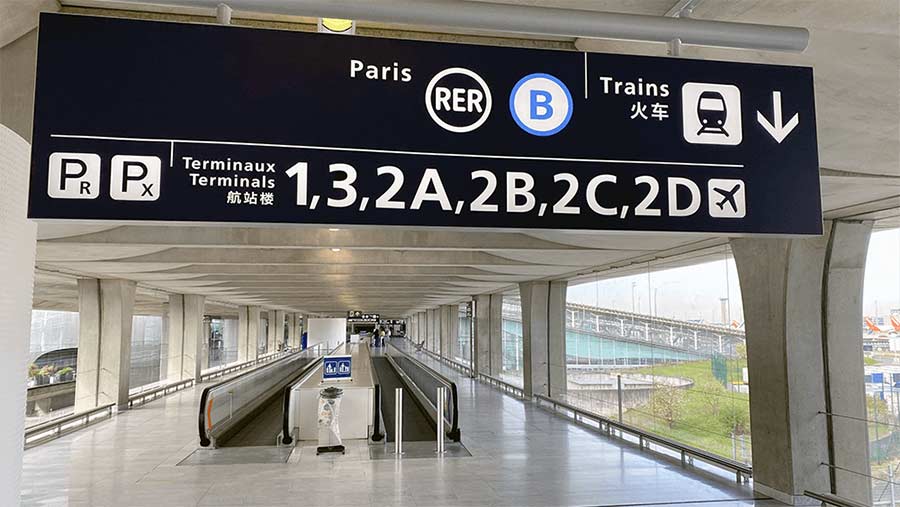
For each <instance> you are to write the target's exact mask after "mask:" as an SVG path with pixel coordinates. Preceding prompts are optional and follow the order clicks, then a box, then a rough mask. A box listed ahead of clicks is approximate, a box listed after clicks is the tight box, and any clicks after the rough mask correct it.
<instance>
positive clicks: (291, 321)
mask: <svg viewBox="0 0 900 507" xmlns="http://www.w3.org/2000/svg"><path fill="white" fill-rule="evenodd" d="M285 317H286V319H287V325H288V341H287V345H288V347H290V348H291V349H293V350H297V349H298V348H299V347H298V346H297V342H298V341H299V339H300V333H299V330H298V328H297V314H296V313H288V314H287V315H286V316H285Z"/></svg>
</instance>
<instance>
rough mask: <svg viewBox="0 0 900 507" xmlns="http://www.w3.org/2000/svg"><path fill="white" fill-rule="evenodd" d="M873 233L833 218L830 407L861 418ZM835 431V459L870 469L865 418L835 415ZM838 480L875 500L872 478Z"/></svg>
mask: <svg viewBox="0 0 900 507" xmlns="http://www.w3.org/2000/svg"><path fill="white" fill-rule="evenodd" d="M871 234H872V223H871V222H865V223H862V222H855V223H850V222H834V223H833V225H832V229H831V241H830V242H829V245H828V246H829V249H828V257H827V258H826V264H825V269H826V271H825V287H824V290H825V295H824V296H825V299H824V303H823V307H824V308H825V309H826V313H825V337H826V351H827V353H828V354H827V370H826V374H827V381H828V387H829V389H828V391H826V393H825V396H826V403H827V408H828V412H831V413H834V414H842V415H849V416H852V417H857V418H866V397H865V389H866V385H865V369H864V361H863V350H862V347H861V346H860V343H859V328H860V326H859V323H860V321H862V319H863V312H862V297H863V280H864V277H865V269H866V253H867V252H868V249H869V237H870V236H871ZM870 419H871V417H870ZM831 437H832V439H831V441H832V442H833V449H832V454H833V459H834V462H833V463H834V464H835V465H837V466H839V467H841V468H846V469H849V470H855V471H858V472H862V473H865V474H870V473H871V468H870V465H869V463H870V462H869V452H868V451H869V447H868V445H866V444H867V443H868V441H869V430H868V425H867V424H866V423H864V422H861V421H857V420H853V419H848V418H844V417H835V418H832V428H831ZM834 481H835V485H834V486H835V492H836V493H837V494H839V495H841V496H843V497H845V498H850V499H853V500H856V501H857V502H860V503H863V504H865V505H870V504H871V503H872V496H871V495H872V485H871V481H870V480H869V479H868V478H866V477H862V476H860V475H857V474H851V473H849V472H844V471H841V470H835V472H834Z"/></svg>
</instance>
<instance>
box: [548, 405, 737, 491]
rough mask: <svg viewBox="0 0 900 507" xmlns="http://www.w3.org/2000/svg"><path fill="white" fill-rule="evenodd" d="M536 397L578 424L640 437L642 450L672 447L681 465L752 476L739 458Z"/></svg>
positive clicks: (609, 433)
mask: <svg viewBox="0 0 900 507" xmlns="http://www.w3.org/2000/svg"><path fill="white" fill-rule="evenodd" d="M534 400H535V402H536V404H537V406H539V407H541V408H544V405H545V404H550V405H551V406H552V407H553V409H552V412H553V413H557V414H558V413H560V411H559V409H560V408H562V409H564V410H565V411H566V415H568V416H569V417H570V418H571V419H572V420H573V421H574V422H575V423H576V424H580V425H582V426H585V427H587V428H591V429H594V430H597V431H600V432H604V433H606V434H607V435H609V436H612V435H613V430H616V431H618V432H619V436H620V438H623V439H624V434H625V433H628V434H630V435H632V436H633V437H636V438H637V440H638V445H639V446H640V448H641V449H642V450H643V449H650V444H651V443H652V444H656V445H659V446H661V447H665V448H668V449H670V450H673V451H675V452H676V453H678V454H679V455H680V457H681V464H682V465H689V464H691V465H692V464H693V461H694V459H699V460H701V461H704V462H706V463H709V464H710V465H713V466H716V467H719V468H721V469H723V470H727V471H729V472H733V473H734V474H735V479H736V480H737V482H739V483H740V482H744V481H745V479H749V478H750V477H752V476H753V468H752V467H750V466H748V465H745V464H743V463H741V462H739V461H734V460H731V459H728V458H723V457H721V456H716V455H715V454H712V453H709V452H706V451H704V450H701V449H698V448H696V447H691V446H689V445H685V444H682V443H679V442H676V441H675V440H672V439H669V438H666V437H662V436H659V435H655V434H653V433H649V432H646V431H644V430H641V429H639V428H636V427H634V426H631V425H630V424H625V423H621V422H618V421H614V420H612V419H609V418H607V417H603V416H599V415H596V414H593V413H591V412H588V411H586V410H583V409H580V408H578V407H575V406H573V405H570V404H568V403H565V402H562V401H559V400H555V399H553V398H549V397H547V396H543V395H540V394H536V395H534ZM586 421H589V422H593V423H594V424H589V423H588V422H586Z"/></svg>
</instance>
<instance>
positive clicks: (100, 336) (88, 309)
mask: <svg viewBox="0 0 900 507" xmlns="http://www.w3.org/2000/svg"><path fill="white" fill-rule="evenodd" d="M134 290H135V283H134V282H132V281H128V280H95V279H82V280H79V281H78V311H79V334H78V365H77V366H78V367H77V370H76V371H77V372H78V377H77V380H76V382H75V411H76V412H79V411H82V410H89V409H91V408H94V407H97V406H100V405H106V404H107V403H115V404H116V405H117V406H118V407H119V409H120V410H122V409H125V408H127V407H128V387H129V373H130V368H131V320H132V318H133V317H134V315H133V311H134Z"/></svg>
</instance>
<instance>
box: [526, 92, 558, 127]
mask: <svg viewBox="0 0 900 507" xmlns="http://www.w3.org/2000/svg"><path fill="white" fill-rule="evenodd" d="M552 100H553V95H551V94H550V92H548V91H545V90H531V119H532V120H546V119H547V118H550V117H551V116H553V106H551V105H550V102H551V101H552Z"/></svg>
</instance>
